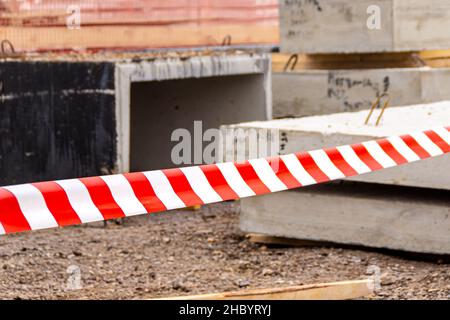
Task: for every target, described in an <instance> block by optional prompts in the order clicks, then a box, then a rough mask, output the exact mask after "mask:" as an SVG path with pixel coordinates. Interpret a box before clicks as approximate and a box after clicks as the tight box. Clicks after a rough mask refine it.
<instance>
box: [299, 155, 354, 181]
mask: <svg viewBox="0 0 450 320" xmlns="http://www.w3.org/2000/svg"><path fill="white" fill-rule="evenodd" d="M308 153H309V155H310V156H311V157H312V158H313V160H314V162H315V163H316V164H317V166H318V167H319V169H320V170H322V172H323V173H325V174H326V175H327V177H328V178H330V179H332V180H333V179H341V178H344V177H345V174H343V173H342V171H341V170H339V169H338V168H337V167H336V166H335V165H334V163H333V162H332V161H331V160H330V158H329V157H328V155H327V153H326V152H325V151H324V150H314V151H309V152H308Z"/></svg>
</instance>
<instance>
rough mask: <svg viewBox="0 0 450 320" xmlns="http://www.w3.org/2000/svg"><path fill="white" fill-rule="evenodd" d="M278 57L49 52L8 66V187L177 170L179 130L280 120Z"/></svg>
mask: <svg viewBox="0 0 450 320" xmlns="http://www.w3.org/2000/svg"><path fill="white" fill-rule="evenodd" d="M270 66H271V65H270V56H269V55H267V54H263V53H261V54H251V55H250V54H247V53H244V52H242V53H224V52H218V53H214V54H208V55H201V54H199V53H196V52H192V53H189V52H185V53H182V54H180V53H179V54H175V53H166V54H155V53H142V54H140V55H139V58H136V57H135V55H128V56H127V54H124V53H121V54H110V55H106V54H105V55H101V54H98V55H92V56H88V55H83V56H70V55H61V56H58V55H49V56H47V55H40V56H36V57H29V58H27V59H21V60H17V61H16V60H14V59H8V60H4V61H2V62H0V69H1V71H0V73H1V76H2V78H1V83H0V84H1V89H2V90H1V92H0V105H1V108H0V119H1V120H0V132H1V133H2V137H3V138H2V142H1V143H0V184H2V185H7V184H16V183H25V182H33V181H38V180H53V179H63V178H73V177H80V176H92V175H100V174H109V173H115V172H127V171H130V170H131V171H137V170H150V169H161V168H164V167H172V166H174V164H173V163H172V162H171V161H170V160H171V159H170V151H171V148H172V146H173V145H175V143H176V142H171V133H172V131H173V130H175V129H177V128H186V129H188V130H191V129H192V127H193V123H194V120H202V121H203V129H204V130H206V129H208V128H218V127H219V126H220V125H222V124H230V123H235V122H238V121H250V120H265V119H268V118H270V115H271V113H272V112H271V101H272V98H271V89H270Z"/></svg>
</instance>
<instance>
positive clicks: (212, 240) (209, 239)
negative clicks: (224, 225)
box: [206, 237, 216, 243]
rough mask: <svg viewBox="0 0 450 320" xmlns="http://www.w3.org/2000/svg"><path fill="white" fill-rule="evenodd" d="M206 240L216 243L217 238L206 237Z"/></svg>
mask: <svg viewBox="0 0 450 320" xmlns="http://www.w3.org/2000/svg"><path fill="white" fill-rule="evenodd" d="M206 241H207V242H208V243H214V242H216V239H214V238H213V237H209V238H208V239H206Z"/></svg>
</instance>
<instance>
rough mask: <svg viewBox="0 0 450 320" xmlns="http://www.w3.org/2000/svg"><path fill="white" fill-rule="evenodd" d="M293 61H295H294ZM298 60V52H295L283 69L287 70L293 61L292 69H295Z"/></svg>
mask: <svg viewBox="0 0 450 320" xmlns="http://www.w3.org/2000/svg"><path fill="white" fill-rule="evenodd" d="M292 61H293V62H292ZM297 61H298V54H293V55H291V56H290V57H289V59H288V61H287V62H286V64H285V65H284V68H283V71H287V70H288V68H289V65H290V64H291V62H292V65H291V68H290V71H292V70H294V68H295V66H296V65H297Z"/></svg>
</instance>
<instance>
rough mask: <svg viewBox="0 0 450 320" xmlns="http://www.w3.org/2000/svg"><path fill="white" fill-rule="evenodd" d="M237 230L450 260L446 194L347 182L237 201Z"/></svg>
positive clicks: (449, 206)
mask: <svg viewBox="0 0 450 320" xmlns="http://www.w3.org/2000/svg"><path fill="white" fill-rule="evenodd" d="M240 227H241V229H242V230H243V231H245V232H251V233H262V234H267V235H271V236H279V237H288V238H297V239H305V240H315V241H327V242H335V243H341V244H349V245H363V246H368V247H376V248H389V249H396V250H405V251H412V252H421V253H433V254H450V197H449V192H448V191H436V190H429V189H428V190H426V189H417V188H404V187H403V188H402V187H392V186H380V185H372V184H366V183H352V182H346V183H344V184H339V183H335V184H329V185H319V186H317V185H316V186H311V187H306V188H300V189H297V190H291V191H283V192H278V193H272V194H269V195H264V196H258V197H251V198H246V199H242V200H241V217H240Z"/></svg>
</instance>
